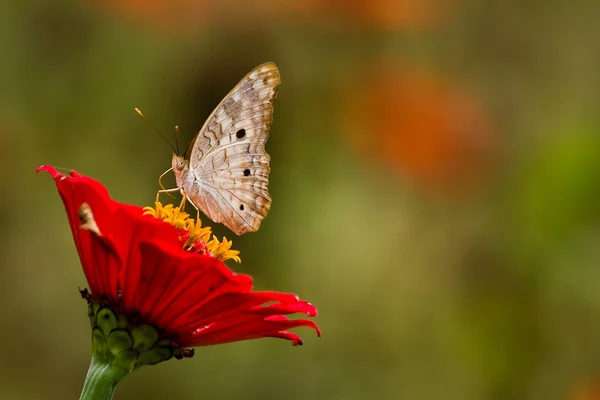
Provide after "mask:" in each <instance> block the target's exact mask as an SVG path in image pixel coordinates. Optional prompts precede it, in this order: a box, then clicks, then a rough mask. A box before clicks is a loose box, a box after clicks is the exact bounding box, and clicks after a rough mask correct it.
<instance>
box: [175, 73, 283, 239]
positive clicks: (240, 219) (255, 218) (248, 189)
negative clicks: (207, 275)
mask: <svg viewBox="0 0 600 400" xmlns="http://www.w3.org/2000/svg"><path fill="white" fill-rule="evenodd" d="M280 82H281V80H280V77H279V71H278V70H277V67H276V66H275V64H273V63H265V64H262V65H260V66H258V67H257V68H255V69H254V70H252V71H251V72H250V73H248V75H246V76H245V77H244V78H243V79H242V80H241V81H240V82H239V83H238V84H237V85H236V87H234V88H233V90H232V91H231V92H229V94H228V95H227V96H226V97H225V98H224V99H223V101H221V103H220V104H219V105H218V106H217V108H216V109H215V110H214V111H213V113H212V114H211V115H210V116H209V117H208V119H207V121H206V123H205V124H204V126H203V127H202V129H200V131H199V132H198V134H197V135H196V137H195V138H194V140H193V141H192V143H191V144H190V146H189V148H188V151H187V152H186V159H187V160H188V162H189V168H190V172H192V173H194V175H195V176H196V178H197V179H198V180H199V181H200V184H201V190H197V191H195V192H194V191H188V190H186V188H185V187H184V190H185V191H186V195H187V196H188V198H189V199H190V201H192V202H193V203H194V205H196V206H197V207H198V208H200V209H201V210H202V211H203V212H204V213H205V214H206V215H207V216H208V217H209V218H211V219H212V220H213V221H215V222H221V223H223V224H225V225H226V226H227V227H228V228H229V229H231V230H232V231H233V232H235V233H236V234H238V235H241V234H243V233H246V232H252V231H256V230H257V229H258V227H259V226H260V223H261V221H262V219H263V218H264V217H265V216H266V215H267V213H268V211H269V209H270V206H271V197H270V195H269V192H268V188H267V185H268V178H269V171H270V168H269V155H268V154H267V153H266V151H265V143H266V141H267V138H268V135H269V129H270V127H271V121H272V119H273V105H272V103H271V101H272V100H273V99H274V98H275V96H276V95H277V88H278V86H279V84H280Z"/></svg>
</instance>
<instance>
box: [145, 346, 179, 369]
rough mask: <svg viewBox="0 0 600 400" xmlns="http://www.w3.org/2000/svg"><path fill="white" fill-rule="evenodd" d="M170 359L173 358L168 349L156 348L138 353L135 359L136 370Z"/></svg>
mask: <svg viewBox="0 0 600 400" xmlns="http://www.w3.org/2000/svg"><path fill="white" fill-rule="evenodd" d="M171 357H173V349H171V348H170V347H161V346H156V347H153V348H152V349H150V350H147V351H143V352H141V353H140V355H139V356H138V359H137V363H136V368H139V367H141V366H144V365H155V364H158V363H160V362H163V361H167V360H168V359H169V358H171Z"/></svg>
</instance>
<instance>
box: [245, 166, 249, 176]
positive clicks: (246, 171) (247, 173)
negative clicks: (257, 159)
mask: <svg viewBox="0 0 600 400" xmlns="http://www.w3.org/2000/svg"><path fill="white" fill-rule="evenodd" d="M244 176H250V170H249V169H248V168H246V169H245V170H244Z"/></svg>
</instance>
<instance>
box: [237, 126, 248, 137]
mask: <svg viewBox="0 0 600 400" xmlns="http://www.w3.org/2000/svg"><path fill="white" fill-rule="evenodd" d="M235 136H236V137H237V138H238V139H241V138H243V137H244V136H246V130H245V129H244V128H242V129H240V130H239V131H237V132H236V133H235Z"/></svg>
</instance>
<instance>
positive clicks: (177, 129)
mask: <svg viewBox="0 0 600 400" xmlns="http://www.w3.org/2000/svg"><path fill="white" fill-rule="evenodd" d="M175 147H177V152H176V154H177V155H180V154H181V153H180V152H179V125H175Z"/></svg>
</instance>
